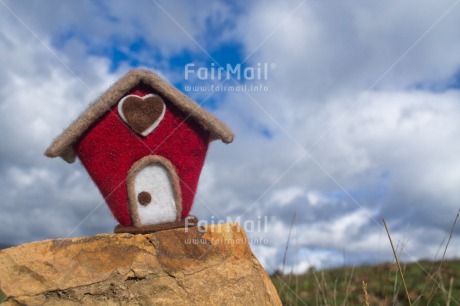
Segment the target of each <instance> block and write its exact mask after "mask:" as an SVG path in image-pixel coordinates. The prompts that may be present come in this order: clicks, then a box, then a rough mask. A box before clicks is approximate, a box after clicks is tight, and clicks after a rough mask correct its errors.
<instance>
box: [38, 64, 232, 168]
mask: <svg viewBox="0 0 460 306" xmlns="http://www.w3.org/2000/svg"><path fill="white" fill-rule="evenodd" d="M139 84H144V85H147V86H150V87H151V88H152V89H153V90H154V91H155V92H156V93H157V94H159V95H160V96H162V97H163V98H165V99H166V100H167V101H169V102H171V103H172V104H174V105H175V106H176V107H178V108H179V109H180V110H182V111H183V112H184V113H185V114H186V115H187V116H190V118H192V119H194V120H195V121H196V122H198V123H199V124H200V125H201V126H202V128H203V129H204V130H206V131H208V132H209V133H210V136H211V140H216V139H220V140H222V141H223V142H224V143H230V142H232V141H233V138H234V134H233V132H232V131H231V130H230V129H229V128H228V127H227V125H225V123H223V122H222V121H220V120H219V119H218V118H217V117H215V116H214V115H213V114H211V113H210V112H208V111H206V110H205V109H204V108H202V107H201V106H200V105H199V104H198V103H196V102H195V101H193V100H192V99H190V98H189V97H187V96H186V95H185V94H183V93H182V92H181V91H179V90H178V89H176V88H175V87H174V86H172V85H171V84H169V83H168V82H167V81H165V80H164V79H162V78H161V77H160V76H159V75H158V74H156V73H154V72H152V71H149V70H145V69H133V70H131V71H129V72H128V73H127V74H125V75H124V76H123V77H122V78H121V79H120V80H118V81H117V82H116V83H115V84H113V85H112V86H111V87H110V88H109V89H108V90H107V91H106V92H104V93H103V94H102V95H101V96H100V97H99V98H98V99H97V100H96V101H94V102H93V103H92V104H91V105H90V106H89V107H88V108H87V109H86V110H85V111H84V112H83V113H82V114H81V115H80V116H79V117H78V118H77V119H76V120H75V121H74V122H72V124H70V125H69V126H68V127H67V128H66V129H65V130H64V131H63V132H62V134H61V135H59V136H58V137H57V138H56V139H55V140H54V141H53V143H52V144H51V145H50V146H49V147H48V149H47V150H46V152H45V155H46V156H48V157H58V156H60V157H62V158H63V159H64V160H65V161H67V162H68V163H73V162H74V161H75V158H76V154H75V151H74V149H73V144H74V143H75V142H77V141H78V139H79V138H80V137H81V135H82V134H83V133H84V132H86V131H87V130H88V129H89V128H90V127H91V126H92V124H93V123H94V122H95V121H96V120H98V119H99V118H101V117H102V116H103V115H104V114H106V113H107V112H109V110H110V109H111V108H112V107H113V106H114V105H115V104H117V103H118V101H120V99H121V98H123V97H124V96H125V95H126V94H127V93H128V92H129V91H130V90H131V89H133V88H134V87H136V86H137V85H139Z"/></svg>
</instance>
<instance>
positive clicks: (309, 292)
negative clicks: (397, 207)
mask: <svg viewBox="0 0 460 306" xmlns="http://www.w3.org/2000/svg"><path fill="white" fill-rule="evenodd" d="M459 216H460V209H459V211H458V213H457V216H456V218H455V221H454V223H453V225H452V229H451V232H450V236H449V239H448V240H447V243H446V245H445V248H444V253H443V256H442V258H441V260H440V261H429V260H422V261H419V262H413V263H406V264H402V263H401V261H400V254H401V253H402V250H403V248H404V245H403V244H401V245H400V246H399V245H398V246H396V248H395V246H394V244H393V241H392V239H391V235H390V231H389V229H388V227H387V225H386V222H385V220H384V226H385V228H386V230H387V235H388V239H389V241H390V245H391V248H392V251H393V255H394V262H393V263H384V264H380V265H375V266H360V267H341V268H336V269H328V270H323V271H316V270H315V269H310V270H308V271H307V272H306V273H304V274H302V275H292V270H291V274H289V275H283V273H280V272H275V274H274V275H272V280H273V283H274V284H275V287H276V288H277V290H278V292H279V293H280V298H281V300H282V302H283V305H331V306H332V305H333V306H337V305H342V306H345V305H366V306H368V305H379V306H387V305H388V306H389V305H414V306H415V305H447V306H450V305H460V260H445V255H446V251H447V248H448V246H449V243H450V241H451V239H452V235H453V233H454V229H455V226H456V223H457V220H458V218H459ZM293 223H294V220H293ZM291 229H292V228H291ZM288 244H289V241H288ZM443 244H444V241H443V243H442V244H441V245H443ZM287 248H288V245H286V252H285V256H286V254H287ZM440 249H441V247H440ZM398 250H399V255H398ZM436 257H437V256H436ZM284 262H285V258H284V259H283V270H284ZM385 275H386V276H385ZM293 278H295V282H292V279H293Z"/></svg>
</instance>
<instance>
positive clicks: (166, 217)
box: [131, 163, 177, 225]
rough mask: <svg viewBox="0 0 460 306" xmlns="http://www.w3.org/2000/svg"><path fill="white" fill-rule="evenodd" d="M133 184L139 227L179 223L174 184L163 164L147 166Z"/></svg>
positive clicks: (139, 172) (138, 173)
mask: <svg viewBox="0 0 460 306" xmlns="http://www.w3.org/2000/svg"><path fill="white" fill-rule="evenodd" d="M132 183H133V184H134V197H135V202H136V206H137V214H138V221H139V223H140V224H139V225H149V224H160V223H165V222H173V221H177V209H176V202H175V196H174V188H173V184H172V182H171V180H170V176H169V175H168V170H167V169H166V168H165V167H164V166H163V165H162V164H159V163H151V164H147V165H145V166H144V167H143V168H142V169H140V170H139V171H137V173H136V175H135V177H134V182H132ZM133 200H134V199H133ZM133 202H134V201H133ZM131 204H133V203H131Z"/></svg>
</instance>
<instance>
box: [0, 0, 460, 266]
mask: <svg viewBox="0 0 460 306" xmlns="http://www.w3.org/2000/svg"><path fill="white" fill-rule="evenodd" d="M459 15H460V4H457V1H448V0H442V1H438V2H436V3H433V2H430V1H421V2H417V3H415V2H413V3H412V2H404V3H400V2H397V1H386V2H379V3H375V2H373V3H370V2H367V1H358V0H356V1H347V2H342V1H331V2H327V3H325V2H317V1H251V2H250V3H247V2H244V1H214V2H212V3H208V2H203V1H188V2H179V1H133V2H129V3H128V2H126V1H111V2H110V3H109V2H106V1H89V0H88V1H82V2H79V3H77V2H75V3H74V2H62V1H54V0H53V1H51V0H47V1H43V2H41V3H40V4H38V3H37V2H34V1H21V2H17V1H16V2H15V1H5V0H2V1H0V17H1V18H0V25H1V29H2V30H0V52H1V54H2V55H3V56H2V57H1V58H0V65H1V67H2V69H1V71H0V95H1V98H2V99H1V102H0V131H1V133H2V139H4V140H5V142H4V144H3V145H2V146H1V148H0V183H1V184H0V194H2V196H3V202H2V208H3V211H4V212H5V213H3V214H2V215H1V216H0V224H1V227H2V229H1V230H0V242H1V243H9V244H19V243H24V242H29V241H35V240H42V239H49V238H59V237H72V236H85V235H94V234H97V233H101V232H112V230H113V227H114V226H115V225H116V222H115V220H114V219H113V218H112V216H111V215H110V212H109V211H108V209H107V207H106V206H105V205H104V202H103V199H102V197H101V196H100V195H99V193H98V191H97V190H96V188H95V187H94V185H93V184H92V182H91V180H90V179H89V177H88V175H87V174H86V172H85V171H84V169H83V168H82V166H81V165H80V164H79V163H76V164H72V165H68V164H66V163H65V162H63V161H61V160H50V159H46V158H45V157H43V152H44V150H45V149H46V147H47V146H48V145H49V143H50V142H51V141H52V139H53V138H54V137H56V136H57V135H58V134H59V133H60V132H61V131H62V129H63V128H65V127H66V126H67V125H68V124H70V122H72V120H73V119H75V118H76V117H77V116H78V114H79V113H80V112H82V111H83V110H84V109H85V108H86V107H87V105H88V104H89V103H90V102H91V101H93V100H94V99H96V98H97V96H98V95H99V94H101V93H102V92H103V91H104V90H105V89H107V87H108V86H110V84H112V83H113V82H115V81H116V80H117V79H118V78H119V77H121V76H122V75H123V74H124V73H126V72H127V71H128V70H129V69H131V68H136V67H144V68H149V69H154V70H156V71H157V72H159V73H160V74H161V75H162V76H163V77H164V78H166V79H167V80H169V81H170V82H171V83H173V84H174V85H175V86H177V87H178V88H179V89H180V90H183V91H184V92H185V93H186V94H187V95H189V96H191V97H192V98H193V99H195V100H196V101H197V102H199V103H202V105H203V107H205V108H207V109H208V110H210V111H211V112H213V113H214V114H215V115H216V116H218V117H219V118H221V119H222V120H223V121H225V122H226V123H227V124H228V125H229V126H230V128H231V129H232V130H233V131H234V132H235V134H236V139H235V141H234V143H232V144H230V145H224V144H222V143H218V142H214V143H212V145H211V148H210V150H209V153H208V158H207V161H206V165H205V167H204V169H203V173H202V177H201V179H200V184H199V188H198V194H197V198H196V201H195V204H194V207H193V210H192V213H193V214H195V215H197V216H199V217H200V218H201V219H203V220H216V219H219V220H220V219H222V220H226V218H227V217H229V218H230V219H231V220H235V219H237V218H238V217H241V220H242V221H244V220H255V219H257V218H258V217H260V216H268V217H269V218H268V220H270V221H269V224H268V225H267V230H266V231H265V230H264V231H255V232H252V231H248V233H247V234H248V236H249V237H250V238H251V239H254V240H256V239H257V238H266V239H267V241H268V242H267V243H266V244H257V243H254V244H253V245H252V249H253V251H254V253H255V254H256V256H257V258H258V259H259V260H260V261H261V263H262V264H263V265H264V267H265V268H266V269H267V270H269V271H273V270H275V269H277V268H280V264H281V263H282V258H283V255H284V249H285V244H286V241H287V236H288V233H289V228H290V224H291V221H292V217H293V215H294V214H296V222H295V223H294V227H293V231H292V233H293V236H292V237H291V243H292V247H291V248H290V249H289V253H288V257H287V263H286V264H287V266H288V269H289V270H290V269H291V268H292V269H293V270H294V271H297V272H302V271H305V270H306V269H307V268H308V267H309V266H310V265H314V266H316V267H319V268H321V267H330V266H338V265H342V264H344V263H345V264H360V263H368V262H382V261H391V260H392V254H391V249H390V247H389V245H388V241H387V240H386V234H385V231H384V228H383V227H382V222H381V220H382V218H385V219H386V220H387V223H388V224H389V226H390V229H391V231H392V236H393V239H394V240H395V241H397V242H399V243H400V244H402V243H404V245H405V247H404V249H403V250H402V253H401V254H402V258H403V259H404V260H408V261H411V260H417V259H420V258H434V256H435V254H436V251H437V250H438V248H439V245H440V244H441V243H442V241H445V240H444V239H445V238H446V237H448V235H449V231H450V228H451V226H452V223H453V220H454V218H455V216H456V213H457V211H458V209H459V208H460V205H459V203H460V192H459V188H458V186H459V183H460V144H459V141H458V140H459V139H460V120H459V118H460V102H459V101H460V90H459V89H460V83H459V80H460V77H459V75H460V37H459V36H458V33H457V32H458V31H457V29H458V28H459V27H460V18H458V16H459ZM215 62H217V63H218V64H219V65H221V66H223V67H227V65H230V66H232V67H234V66H235V65H237V64H241V65H242V69H244V68H248V67H249V68H251V67H257V65H258V64H265V63H267V64H268V65H269V67H270V69H269V71H268V78H267V79H266V80H265V79H263V80H244V79H243V80H241V81H237V82H235V80H228V81H226V80H224V81H222V80H200V79H199V78H197V77H196V75H195V77H194V78H191V79H189V80H186V79H185V77H184V72H185V66H186V65H187V64H194V65H195V67H196V68H197V69H198V68H199V67H204V68H211V67H212V63H215ZM216 66H217V64H216ZM241 85H247V86H262V87H263V88H264V89H266V90H261V91H254V90H250V89H248V88H249V87H246V91H244V90H242V91H235V90H231V89H232V88H233V89H234V87H235V86H241ZM186 86H202V87H204V88H205V89H207V91H199V92H198V91H190V90H187V88H186ZM212 86H214V87H212ZM225 86H227V87H225ZM211 88H219V90H211ZM458 234H459V230H458V229H457V230H456V231H455V235H454V237H453V241H452V242H451V245H450V246H449V249H448V252H447V256H449V257H455V256H458V255H459V254H460V243H459V242H460V240H459V238H458V237H457V236H458ZM344 252H345V253H346V254H347V255H346V258H343V254H344Z"/></svg>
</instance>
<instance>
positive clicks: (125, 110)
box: [118, 94, 166, 136]
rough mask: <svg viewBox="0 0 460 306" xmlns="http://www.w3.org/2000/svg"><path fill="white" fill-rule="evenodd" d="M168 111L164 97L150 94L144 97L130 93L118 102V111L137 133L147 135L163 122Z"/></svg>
mask: <svg viewBox="0 0 460 306" xmlns="http://www.w3.org/2000/svg"><path fill="white" fill-rule="evenodd" d="M165 112H166V106H165V103H164V101H163V99H162V98H161V97H159V96H157V95H154V94H149V95H146V96H144V97H139V96H135V95H128V96H126V97H124V98H123V99H121V100H120V102H118V113H119V114H120V117H121V118H122V119H123V121H124V122H125V123H126V124H127V125H128V126H129V127H130V128H131V129H132V130H133V131H134V132H136V133H137V134H139V135H142V136H147V135H148V134H150V133H151V132H152V131H153V130H154V129H155V128H156V127H157V126H158V125H159V124H160V122H161V120H162V119H163V117H164V115H165Z"/></svg>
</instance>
